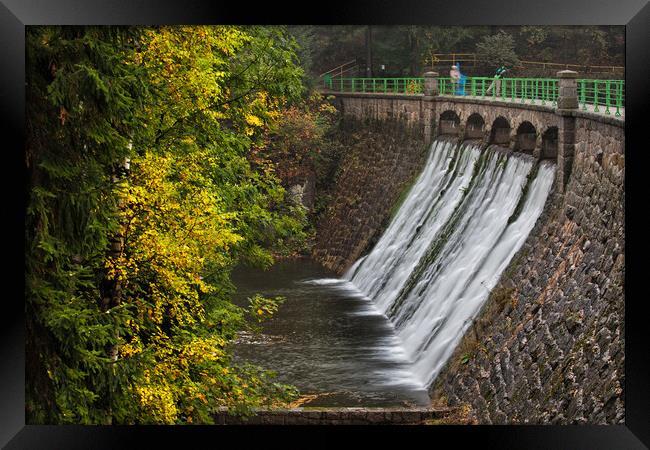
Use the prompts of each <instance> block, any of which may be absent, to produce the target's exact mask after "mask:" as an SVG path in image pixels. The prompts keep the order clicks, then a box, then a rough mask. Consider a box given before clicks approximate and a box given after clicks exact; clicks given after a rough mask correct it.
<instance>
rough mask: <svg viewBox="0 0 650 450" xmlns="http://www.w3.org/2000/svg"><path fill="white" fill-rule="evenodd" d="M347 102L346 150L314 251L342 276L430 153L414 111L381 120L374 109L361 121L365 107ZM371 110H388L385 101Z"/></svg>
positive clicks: (378, 230)
mask: <svg viewBox="0 0 650 450" xmlns="http://www.w3.org/2000/svg"><path fill="white" fill-rule="evenodd" d="M390 102H391V101H387V103H388V105H390ZM418 103H419V102H418ZM352 104H353V105H354V102H352ZM348 106H349V104H348V103H346V105H345V109H344V115H345V119H344V121H343V124H342V130H341V136H342V140H343V143H344V144H345V148H346V153H345V154H344V155H343V157H342V159H341V162H340V165H339V168H338V172H337V174H336V180H335V188H334V192H333V193H332V198H333V201H332V203H331V204H330V205H329V206H328V209H327V211H326V212H325V214H324V215H323V217H324V218H323V220H321V222H320V223H319V224H318V225H317V229H318V232H317V239H316V243H315V246H314V249H313V251H312V256H313V257H314V259H315V260H317V261H319V262H320V263H321V264H323V265H324V266H325V267H327V268H329V269H331V270H333V271H335V272H336V273H338V274H342V273H343V272H344V271H345V270H346V269H347V268H348V267H350V265H352V264H353V263H354V261H355V260H356V259H357V258H359V257H360V256H362V255H363V254H364V252H366V251H367V250H368V249H369V248H370V247H371V246H372V245H373V244H374V243H375V242H376V240H377V239H378V238H379V236H380V235H381V233H382V232H383V230H384V229H385V227H386V226H387V224H388V220H389V216H390V212H391V208H392V207H393V206H394V205H395V203H396V202H397V200H398V198H399V197H400V195H401V194H402V193H403V192H404V190H405V189H406V188H408V186H409V185H410V182H411V181H413V180H414V179H415V177H416V176H417V175H418V174H419V173H420V171H421V170H422V168H423V166H424V162H425V153H426V151H425V150H426V146H425V145H424V141H423V138H422V129H421V127H419V126H414V125H411V124H412V123H413V122H412V120H413V117H412V115H413V114H414V111H404V110H403V109H402V112H403V114H401V115H399V116H397V117H396V116H395V115H391V116H387V115H386V116H382V118H381V119H378V118H377V117H378V116H377V115H372V114H370V113H369V116H368V117H370V118H369V119H363V120H362V119H357V118H356V117H361V116H360V115H359V116H357V114H362V112H361V110H359V111H356V112H353V111H351V109H352V108H348ZM377 107H379V108H377ZM370 108H374V109H373V110H374V111H377V110H384V111H385V109H383V106H382V105H381V102H374V104H373V105H371V106H370Z"/></svg>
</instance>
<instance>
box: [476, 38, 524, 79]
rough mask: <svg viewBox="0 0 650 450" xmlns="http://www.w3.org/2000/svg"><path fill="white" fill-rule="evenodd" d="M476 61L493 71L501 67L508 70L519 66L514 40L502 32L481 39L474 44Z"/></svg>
mask: <svg viewBox="0 0 650 450" xmlns="http://www.w3.org/2000/svg"><path fill="white" fill-rule="evenodd" d="M476 59H477V60H478V61H480V62H481V63H482V64H483V65H485V66H488V67H489V68H491V69H494V70H496V69H497V68H498V67H501V66H504V67H506V68H509V69H512V68H514V67H517V66H519V58H518V57H517V54H516V53H515V40H514V38H513V37H512V35H510V34H508V33H506V32H504V31H503V30H502V31H500V32H499V33H498V34H495V35H492V36H485V37H483V39H481V41H480V42H479V43H478V44H476Z"/></svg>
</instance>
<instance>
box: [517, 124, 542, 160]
mask: <svg viewBox="0 0 650 450" xmlns="http://www.w3.org/2000/svg"><path fill="white" fill-rule="evenodd" d="M536 144H537V131H536V130H535V127H534V126H533V124H532V123H530V122H527V121H524V122H522V123H521V124H520V125H519V126H518V127H517V135H516V138H515V148H514V150H515V151H517V152H521V153H526V154H527V155H532V154H533V152H534V151H535V146H536Z"/></svg>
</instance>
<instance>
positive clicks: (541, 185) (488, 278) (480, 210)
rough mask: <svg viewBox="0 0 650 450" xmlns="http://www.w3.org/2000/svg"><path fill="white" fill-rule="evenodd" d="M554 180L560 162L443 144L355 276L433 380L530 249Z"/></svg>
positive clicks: (416, 365)
mask: <svg viewBox="0 0 650 450" xmlns="http://www.w3.org/2000/svg"><path fill="white" fill-rule="evenodd" d="M553 179H554V166H553V164H552V163H550V162H546V161H544V162H542V163H540V164H539V166H536V164H535V160H534V159H533V158H532V157H529V156H525V155H516V156H512V155H508V154H506V153H505V152H503V151H500V150H498V149H489V150H485V151H484V152H483V153H482V152H481V150H480V149H479V148H478V147H477V146H474V145H465V144H462V145H456V144H453V143H451V142H445V141H436V142H434V144H433V145H432V148H431V151H430V154H429V157H428V160H427V163H426V165H425V168H424V170H423V172H422V174H421V175H420V177H419V178H418V180H417V181H416V183H415V184H414V185H413V187H412V188H411V191H410V192H409V195H408V197H407V198H406V200H405V201H404V203H403V204H402V206H401V207H400V208H399V211H398V212H397V214H396V216H395V217H394V219H393V220H392V222H391V223H390V225H389V226H388V228H387V230H386V231H385V232H384V234H383V235H382V237H381V238H380V239H379V241H378V242H377V244H376V245H375V247H374V248H373V249H372V251H371V252H370V253H369V254H368V255H367V256H365V257H363V258H361V259H360V260H358V261H357V262H356V263H355V264H354V265H353V266H352V267H351V268H350V270H348V272H347V273H346V274H345V276H344V278H346V279H347V280H348V281H350V282H351V283H352V284H354V286H356V287H357V288H358V289H359V290H360V291H361V292H362V293H363V294H365V295H366V296H368V297H370V298H371V299H372V300H373V301H374V302H375V305H376V306H377V308H378V309H379V310H380V311H381V312H382V313H384V314H386V316H387V317H388V318H389V319H390V321H391V322H392V323H393V324H394V325H395V329H396V332H397V335H398V337H399V339H400V340H401V343H402V346H403V347H404V350H405V352H406V354H407V356H408V358H409V359H410V360H411V361H412V363H413V369H414V372H415V376H416V377H417V378H418V380H419V381H420V382H421V383H423V384H424V385H427V386H428V385H430V384H431V383H432V382H433V380H434V379H435V378H436V376H437V375H438V373H439V372H440V370H441V368H442V366H443V365H444V363H445V362H446V360H447V359H448V358H449V356H450V355H451V353H452V352H453V350H454V348H455V346H456V345H457V344H458V341H459V340H460V338H461V337H462V336H463V334H464V332H465V331H466V329H467V328H468V326H469V325H470V324H471V322H472V320H473V319H474V317H475V315H476V314H477V313H478V311H479V310H480V308H481V306H482V304H483V303H484V301H485V300H486V299H487V296H488V294H489V292H490V290H491V289H492V288H493V287H494V286H495V285H496V283H497V281H498V279H499V277H500V276H501V273H502V272H503V270H504V269H505V268H506V266H507V265H508V263H509V262H510V260H511V259H512V257H513V256H514V254H515V253H516V252H517V250H519V248H520V247H521V246H522V245H523V243H524V241H525V239H526V237H527V236H528V234H529V233H530V231H531V229H532V228H533V226H534V225H535V222H536V221H537V218H538V217H539V215H540V214H541V213H542V210H543V208H544V204H545V203H546V198H547V196H548V194H549V192H550V190H551V186H552V184H553ZM522 196H523V197H522Z"/></svg>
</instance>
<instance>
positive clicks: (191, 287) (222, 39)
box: [25, 27, 306, 423]
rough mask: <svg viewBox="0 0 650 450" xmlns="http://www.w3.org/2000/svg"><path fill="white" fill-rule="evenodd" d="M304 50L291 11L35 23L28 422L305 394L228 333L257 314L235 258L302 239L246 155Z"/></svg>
mask: <svg viewBox="0 0 650 450" xmlns="http://www.w3.org/2000/svg"><path fill="white" fill-rule="evenodd" d="M295 49H296V44H295V40H293V39H292V38H290V37H288V36H287V34H286V32H285V30H284V29H282V28H278V27H159V28H148V29H144V28H112V27H33V28H29V29H28V33H27V61H28V65H27V83H28V89H27V91H28V109H27V130H28V144H27V151H26V162H27V165H28V169H29V174H30V178H29V185H28V190H29V192H30V199H29V205H28V214H27V217H26V249H25V253H26V260H27V268H26V285H27V288H26V310H27V317H28V324H27V332H28V333H27V334H28V342H27V354H28V367H27V374H28V379H27V392H26V394H27V405H26V407H27V417H28V422H30V423H197V422H200V423H206V422H210V421H211V413H212V412H213V411H214V410H215V408H218V407H220V406H227V407H229V408H230V409H231V410H232V411H236V412H240V413H245V412H246V411H249V410H250V408H251V407H253V406H257V405H261V404H276V403H278V402H280V403H281V402H286V401H290V400H291V399H293V398H294V397H295V396H296V391H295V389H294V388H291V387H289V386H284V385H281V384H277V383H274V382H273V381H272V375H273V374H272V373H270V372H266V371H264V370H261V369H259V368H254V367H249V366H244V367H235V366H234V365H233V362H232V360H231V356H230V350H229V342H230V341H231V340H232V339H234V338H235V336H236V334H237V333H238V332H239V331H240V330H242V329H249V328H251V327H254V326H255V324H256V323H258V321H259V318H260V315H259V314H258V315H251V314H249V312H250V311H249V312H247V311H246V310H245V309H243V308H240V307H237V306H235V305H234V304H232V303H231V302H230V293H231V292H232V285H231V283H230V280H229V272H230V269H231V268H232V267H234V266H235V265H236V264H238V263H241V262H246V263H250V264H258V265H269V264H271V263H272V262H273V255H274V254H281V253H282V252H290V251H291V248H293V247H295V246H299V245H301V241H302V240H304V238H305V231H304V228H305V224H306V223H305V212H304V211H303V210H301V209H300V208H297V207H296V206H295V205H293V204H292V203H291V202H289V201H288V200H287V199H286V193H285V191H284V189H283V188H282V186H281V184H280V182H279V179H278V178H277V176H276V175H275V174H274V171H273V170H272V167H266V168H260V167H256V166H254V165H251V162H250V161H249V158H250V153H249V152H250V148H251V146H252V145H254V143H255V142H263V141H264V140H265V136H266V135H267V134H268V133H269V130H270V128H271V127H272V126H273V124H274V122H276V121H277V120H278V117H279V116H280V115H281V111H282V110H283V109H284V108H285V105H286V103H287V101H291V100H292V99H297V98H299V97H300V95H301V93H302V86H301V82H300V81H301V78H302V73H303V72H302V70H301V69H300V68H299V67H298V66H297V65H296V56H295ZM254 303H255V307H256V308H257V309H259V310H262V311H263V314H262V316H264V318H268V317H269V316H271V315H272V314H273V313H274V312H275V311H276V310H277V306H278V305H279V301H278V299H274V300H264V299H262V298H261V297H260V298H258V297H255V301H254ZM257 309H255V311H257Z"/></svg>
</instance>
